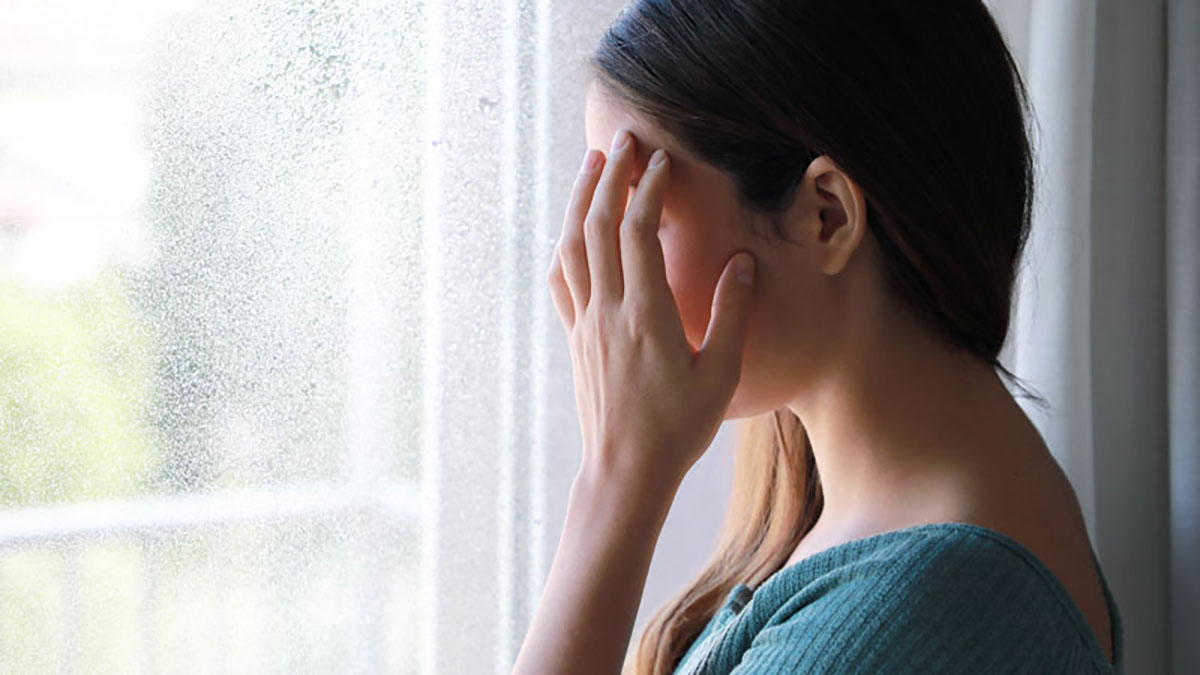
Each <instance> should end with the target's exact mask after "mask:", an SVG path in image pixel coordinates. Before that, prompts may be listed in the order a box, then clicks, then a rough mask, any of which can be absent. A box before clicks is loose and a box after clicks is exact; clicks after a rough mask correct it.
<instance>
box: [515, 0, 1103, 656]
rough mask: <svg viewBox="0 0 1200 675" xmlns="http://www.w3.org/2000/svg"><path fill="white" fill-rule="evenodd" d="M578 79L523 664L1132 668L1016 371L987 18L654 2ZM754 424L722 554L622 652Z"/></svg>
mask: <svg viewBox="0 0 1200 675" xmlns="http://www.w3.org/2000/svg"><path fill="white" fill-rule="evenodd" d="M591 64H592V66H593V67H594V75H595V76H594V78H593V80H592V82H591V84H590V87H589V90H588V93H587V112H586V127H587V141H588V146H589V147H590V148H595V149H591V150H589V151H588V152H587V154H586V155H585V159H584V165H583V168H582V169H581V170H580V173H579V175H578V177H577V179H576V182H575V187H574V189H573V193H572V196H571V198H570V202H569V205H568V207H567V213H566V216H565V218H564V223H563V231H562V235H561V238H560V240H559V243H558V247H557V250H556V255H555V256H554V262H553V264H552V266H551V268H550V272H549V275H548V282H549V286H550V291H551V295H552V296H553V299H554V302H555V306H556V308H557V311H558V313H559V315H560V317H561V318H562V321H563V325H564V327H565V329H566V331H567V334H568V338H569V343H570V348H571V355H572V364H573V375H574V381H575V391H576V403H577V405H578V408H579V416H580V423H581V429H582V432H583V460H582V464H581V467H580V471H579V474H578V475H577V477H576V480H575V483H574V485H573V487H572V491H571V496H570V501H569V504H568V510H567V517H566V522H565V525H564V530H563V533H562V538H561V541H560V544H559V548H558V552H557V554H556V556H555V559H554V563H553V565H552V568H551V572H550V575H549V579H548V580H547V584H546V587H545V589H544V591H543V595H542V599H541V602H540V604H539V606H538V608H537V611H536V614H535V616H534V619H533V622H532V625H531V627H530V630H529V633H528V635H527V637H526V639H525V643H524V645H523V647H522V649H521V653H520V655H519V656H518V659H517V663H516V666H515V672H519V673H615V672H617V671H618V670H620V669H621V665H622V663H623V662H624V665H625V668H626V671H629V672H636V673H655V674H658V673H672V672H676V673H728V672H734V673H793V672H869V673H880V672H923V673H924V672H970V673H993V672H1046V673H1063V672H1072V673H1073V672H1088V673H1111V672H1119V671H1120V668H1121V626H1120V617H1119V615H1118V613H1117V607H1116V605H1115V603H1114V601H1113V598H1112V596H1111V594H1110V593H1109V591H1108V587H1107V584H1106V582H1105V580H1104V577H1103V573H1102V571H1101V569H1100V566H1099V563H1098V561H1097V559H1096V558H1095V555H1094V553H1093V551H1092V549H1091V545H1090V543H1089V540H1088V536H1087V532H1086V530H1085V526H1084V522H1083V518H1082V516H1081V513H1080V509H1079V505H1078V502H1077V501H1076V498H1075V495H1074V492H1073V491H1072V489H1071V486H1070V484H1069V483H1068V482H1067V480H1066V478H1065V476H1064V475H1063V473H1062V471H1061V470H1060V469H1059V467H1058V465H1057V463H1056V462H1055V460H1054V459H1053V457H1052V456H1051V454H1050V452H1049V450H1048V448H1047V447H1046V445H1045V443H1044V441H1043V440H1042V438H1041V437H1040V435H1039V434H1038V432H1037V430H1036V429H1035V428H1034V426H1033V425H1032V424H1031V423H1030V421H1029V419H1028V418H1027V417H1026V416H1025V414H1024V412H1023V411H1022V409H1021V408H1020V407H1019V406H1018V405H1017V403H1016V402H1015V401H1014V399H1013V396H1012V395H1011V394H1010V393H1009V391H1008V389H1007V388H1006V387H1005V386H1004V383H1003V381H1002V380H1001V376H1002V375H1003V376H1004V377H1006V378H1008V379H1009V380H1014V378H1013V377H1012V375H1011V373H1008V371H1006V370H1005V369H1004V367H1003V366H1001V365H1000V363H999V361H998V354H999V352H1000V348H1001V346H1002V345H1003V344H1004V341H1005V337H1006V335H1007V332H1008V327H1009V313H1010V303H1011V297H1012V288H1013V282H1014V278H1015V276H1016V272H1017V265H1018V261H1019V260H1020V256H1021V252H1022V248H1023V245H1024V241H1025V239H1026V236H1027V232H1028V229H1029V219H1030V209H1031V204H1032V198H1033V194H1032V187H1033V182H1034V174H1033V162H1032V154H1031V150H1030V143H1029V140H1028V137H1027V135H1026V126H1025V114H1026V112H1027V110H1028V107H1029V104H1028V99H1027V96H1026V92H1025V89H1024V85H1023V83H1022V82H1021V79H1020V75H1019V73H1018V71H1017V68H1016V66H1015V64H1014V62H1013V59H1012V57H1011V55H1010V54H1009V52H1008V51H1007V49H1006V47H1005V44H1004V42H1003V39H1002V37H1001V34H1000V32H999V31H998V29H997V27H996V25H995V23H994V22H993V20H992V18H991V17H990V15H989V14H988V11H987V9H986V7H985V6H984V5H983V4H982V3H980V2H977V1H975V0H922V1H920V2H912V1H909V0H906V1H901V0H741V1H736V0H637V1H635V2H633V3H631V4H630V5H629V6H628V7H627V8H626V9H625V10H624V11H623V12H622V14H621V15H620V16H619V17H618V18H617V20H616V21H615V23H614V24H613V25H612V26H611V27H610V28H609V30H608V32H607V33H606V34H605V36H604V38H603V39H602V40H601V42H600V44H599V46H598V47H597V49H596V50H595V52H594V54H593V55H592V59H591ZM610 139H612V146H611V149H610V150H609V152H608V154H607V155H605V154H604V153H603V152H601V151H600V150H599V149H600V148H607V147H609V146H608V142H609V140H610ZM1017 384H1018V386H1019V383H1017ZM739 418H751V419H750V421H749V422H748V423H747V424H748V426H746V427H744V435H743V437H742V439H741V440H742V443H741V446H740V448H739V451H738V456H737V470H736V475H735V477H734V488H733V489H734V495H733V499H732V505H731V508H730V511H729V514H728V517H727V520H726V523H725V528H724V531H723V533H722V535H721V537H720V540H719V543H718V546H717V550H716V552H715V554H714V556H713V558H712V559H711V561H710V562H709V564H708V565H707V567H706V568H705V569H704V570H703V571H702V572H701V573H700V574H699V575H698V576H697V577H696V578H695V579H693V580H691V582H689V583H688V584H686V585H685V587H684V589H683V592H682V593H680V594H679V596H678V597H676V598H675V599H674V600H673V601H672V602H670V603H668V604H667V605H666V606H664V607H662V608H661V609H660V610H659V611H658V613H657V614H655V615H654V617H653V618H652V619H651V621H650V622H649V625H648V626H647V627H646V629H645V630H644V631H643V633H642V634H641V635H640V638H639V639H638V640H636V641H635V642H634V643H633V645H632V646H633V649H630V650H629V652H628V654H627V653H626V649H627V647H628V646H630V633H631V631H632V626H633V622H634V617H635V615H636V611H637V606H638V600H639V598H640V595H641V592H642V588H643V585H644V583H645V578H646V572H647V569H648V567H649V563H650V557H651V554H652V552H653V549H654V544H655V541H656V539H657V537H658V533H659V531H660V529H661V527H662V524H663V521H664V520H665V518H666V514H667V512H668V510H669V508H670V504H671V501H672V499H673V497H674V494H675V491H676V489H677V488H678V486H679V484H680V482H681V481H682V479H683V477H684V475H685V474H686V472H687V470H688V469H689V468H690V467H691V466H692V465H693V464H694V463H695V461H696V460H697V459H698V458H699V456H700V455H701V454H702V453H703V452H704V450H705V448H706V447H707V446H708V444H709V443H710V442H711V440H712V439H713V437H714V435H715V433H716V430H717V428H718V426H719V424H720V423H721V421H722V420H725V419H739ZM626 657H627V658H626Z"/></svg>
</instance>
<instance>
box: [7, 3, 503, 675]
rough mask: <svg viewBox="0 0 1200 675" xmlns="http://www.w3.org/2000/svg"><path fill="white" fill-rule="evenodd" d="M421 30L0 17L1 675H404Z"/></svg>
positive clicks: (286, 11) (418, 386) (335, 18)
mask: <svg viewBox="0 0 1200 675" xmlns="http://www.w3.org/2000/svg"><path fill="white" fill-rule="evenodd" d="M424 11H425V10H424V8H423V6H422V4H421V3H420V2H418V1H416V0H400V1H398V2H396V1H393V2H365V1H364V2H354V1H349V2H330V1H322V0H298V1H296V2H265V1H263V0H251V1H241V0H226V1H223V2H210V1H208V0H204V1H201V0H186V1H185V0H127V1H126V2H108V3H92V2H82V1H71V0H9V1H7V2H5V3H4V4H3V5H2V6H0V509H3V512H0V671H3V672H30V673H34V672H105V673H111V672H122V673H133V672H172V673H175V672H255V673H258V672H365V671H370V672H415V670H416V668H417V665H416V662H415V659H416V658H417V657H416V654H417V649H416V640H417V639H418V638H417V636H418V633H419V631H418V626H417V625H416V624H417V619H416V615H415V611H416V610H415V604H414V600H413V598H414V597H415V596H416V594H417V590H416V589H417V579H416V577H417V569H418V563H419V561H418V558H419V552H418V545H417V537H418V536H419V535H418V527H417V523H414V522H413V520H412V518H411V517H409V516H411V513H410V511H411V510H412V509H411V508H410V507H411V504H412V503H413V499H414V498H413V490H414V489H415V488H414V485H415V484H416V482H417V480H418V478H419V473H420V470H421V469H420V450H419V448H420V446H421V443H422V438H421V419H420V417H421V401H422V381H423V380H422V375H421V363H420V356H421V353H422V337H421V336H422V326H423V323H422V305H421V299H422V297H423V293H424V289H423V287H422V284H423V283H424V282H423V279H424V277H423V275H422V273H421V272H422V255H423V254H422V242H423V238H422V237H423V228H422V204H423V199H424V197H423V193H422V185H421V181H422V177H423V164H422V163H423V161H424V160H423V154H422V151H421V148H420V147H419V146H420V144H421V142H422V141H421V138H422V137H421V134H422V132H423V128H422V122H421V120H422V115H423V110H424V108H423V100H424V99H423V97H424V96H425V91H424V87H425V85H426V82H427V77H426V73H425V71H424V68H425V63H424V61H423V55H424V54H425V51H426V49H427V47H428V46H427V45H426V44H424V31H423V30H422V26H423V25H424V22H425V21H426V19H425V17H424V15H423V12H424ZM482 100H484V99H481V101H482ZM482 105H483V103H481V106H482ZM493 105H494V103H493ZM483 112H485V113H486V112H487V111H483ZM406 505H407V506H406Z"/></svg>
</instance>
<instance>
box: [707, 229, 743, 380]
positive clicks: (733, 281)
mask: <svg viewBox="0 0 1200 675" xmlns="http://www.w3.org/2000/svg"><path fill="white" fill-rule="evenodd" d="M754 267H755V266H754V256H753V255H751V254H749V253H746V252H744V251H743V252H740V253H738V254H736V255H734V256H733V257H732V258H730V260H729V262H727V263H726V264H725V270H724V271H723V272H722V273H721V278H720V279H718V280H717V290H716V293H715V294H714V295H713V305H712V316H711V317H710V318H709V321H708V331H707V332H706V333H705V335H704V344H702V345H701V346H700V352H699V354H698V355H697V358H698V360H699V362H700V364H699V368H700V370H701V371H708V372H707V374H708V375H710V376H713V377H714V378H715V379H718V380H719V379H722V377H723V376H724V377H729V376H732V377H733V379H734V383H735V384H736V381H737V377H738V374H739V373H740V372H741V364H742V346H743V345H744V344H745V342H746V331H747V329H748V328H749V323H750V321H749V319H750V307H751V304H752V303H753V300H754Z"/></svg>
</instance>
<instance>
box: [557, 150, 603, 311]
mask: <svg viewBox="0 0 1200 675" xmlns="http://www.w3.org/2000/svg"><path fill="white" fill-rule="evenodd" d="M603 164H604V153H602V152H600V151H599V150H591V149H589V150H588V151H587V152H586V153H584V156H583V166H581V167H580V169H579V175H577V176H576V177H575V187H574V188H573V189H572V190H571V199H570V200H569V201H568V202H567V212H566V215H564V216H563V229H562V234H561V235H560V236H559V239H558V249H557V252H556V253H557V255H558V258H559V263H558V264H559V265H561V270H562V275H563V280H564V282H565V283H566V285H567V288H568V290H569V292H570V296H571V301H572V304H573V309H572V311H571V312H570V315H571V319H570V324H571V325H574V322H575V315H576V314H578V313H579V312H581V311H583V308H584V307H587V303H588V297H589V296H590V295H591V280H590V279H589V272H588V256H587V250H586V249H585V242H584V234H583V221H584V218H586V217H587V213H588V208H589V206H590V205H591V203H592V195H593V194H594V193H595V191H596V183H597V182H598V181H599V180H600V167H601V166H602V165H603ZM551 274H553V268H552V270H551ZM551 286H553V284H551ZM555 302H556V303H557V302H558V300H556V301H555ZM559 313H560V314H563V311H562V309H559ZM563 322H564V323H567V319H566V317H565V316H564V318H563Z"/></svg>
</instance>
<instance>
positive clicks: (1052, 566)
mask: <svg viewBox="0 0 1200 675" xmlns="http://www.w3.org/2000/svg"><path fill="white" fill-rule="evenodd" d="M1031 456H1032V457H1034V459H1031V460H1030V461H1026V462H1022V463H1021V464H1019V465H1015V466H1014V467H1013V468H1012V470H1010V471H1007V472H1005V474H1003V475H1001V476H997V475H995V474H993V475H992V476H991V477H990V478H988V479H986V484H976V485H975V487H976V490H975V491H974V493H973V495H974V496H973V497H972V498H971V499H970V500H969V501H968V502H967V503H966V504H965V508H964V509H963V511H962V512H961V513H960V516H961V520H963V521H964V522H970V523H974V524H976V525H981V526H984V527H987V528H989V529H992V530H995V531H997V532H1000V533H1001V534H1004V535H1006V536H1008V537H1009V538H1011V539H1013V540H1014V541H1016V542H1017V543H1019V544H1021V545H1022V546H1023V547H1025V548H1026V549H1028V550H1029V552H1030V553H1032V554H1033V555H1034V556H1035V557H1037V559H1038V560H1039V561H1041V563H1042V564H1043V565H1045V566H1046V568H1047V569H1048V570H1049V571H1050V572H1051V573H1052V574H1053V575H1054V576H1055V577H1056V578H1057V579H1058V581H1059V583H1060V584H1062V586H1063V588H1064V589H1065V590H1066V591H1067V594H1068V595H1070V596H1071V598H1072V599H1073V600H1074V601H1075V605H1076V607H1077V608H1078V609H1079V611H1080V613H1081V614H1082V615H1083V617H1084V618H1085V619H1086V620H1087V622H1088V624H1089V625H1090V626H1091V628H1092V632H1093V634H1094V635H1095V637H1096V642H1097V643H1098V644H1099V645H1100V646H1101V648H1102V649H1103V650H1104V653H1105V655H1106V656H1107V657H1108V659H1109V661H1111V660H1112V627H1111V617H1110V616H1109V612H1108V603H1107V602H1106V600H1105V598H1104V590H1103V586H1102V585H1101V581H1100V576H1099V573H1098V572H1097V570H1096V566H1095V563H1094V561H1093V557H1092V546H1091V542H1090V540H1089V538H1088V534H1087V528H1086V524H1085V522H1084V519H1083V514H1082V511H1081V510H1080V507H1079V501H1078V499H1077V497H1076V495H1075V492H1074V490H1073V489H1072V487H1071V484H1070V482H1069V481H1068V480H1067V477H1066V475H1065V474H1064V473H1063V472H1062V469H1061V468H1060V467H1059V465H1058V463H1057V462H1056V461H1054V458H1053V457H1052V456H1050V454H1049V453H1048V452H1045V453H1044V455H1039V454H1037V453H1034V454H1032V455H1031Z"/></svg>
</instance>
